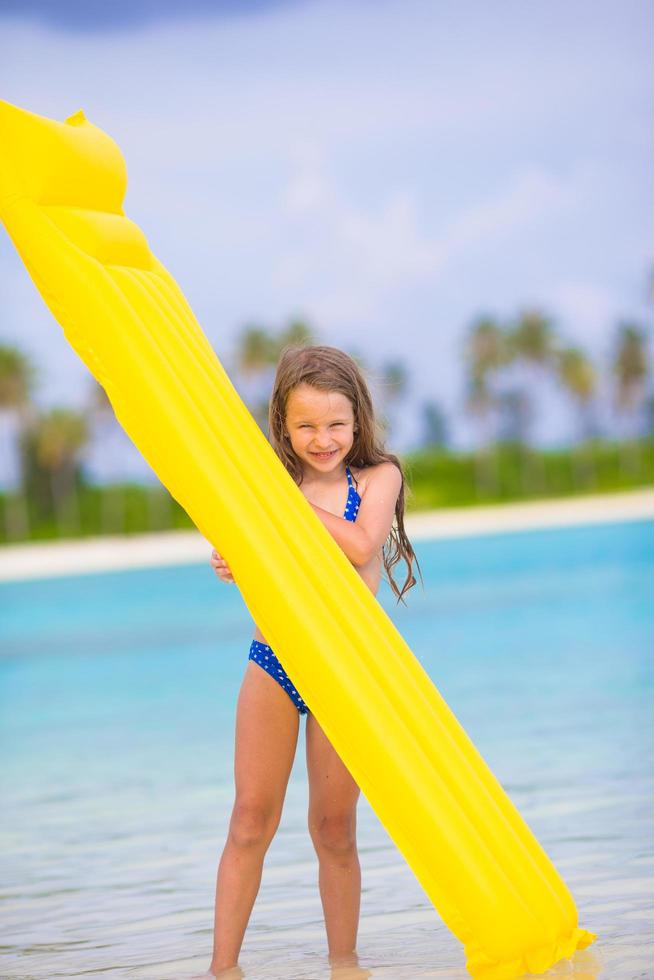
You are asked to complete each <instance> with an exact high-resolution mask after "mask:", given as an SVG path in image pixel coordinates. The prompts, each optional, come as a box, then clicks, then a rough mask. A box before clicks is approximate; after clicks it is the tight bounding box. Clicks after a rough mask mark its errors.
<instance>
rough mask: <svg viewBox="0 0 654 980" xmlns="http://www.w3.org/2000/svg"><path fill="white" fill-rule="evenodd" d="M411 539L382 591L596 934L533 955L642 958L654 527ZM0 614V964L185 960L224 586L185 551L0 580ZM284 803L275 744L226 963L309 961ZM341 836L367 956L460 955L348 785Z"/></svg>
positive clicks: (188, 960) (170, 965) (211, 868)
mask: <svg viewBox="0 0 654 980" xmlns="http://www.w3.org/2000/svg"><path fill="white" fill-rule="evenodd" d="M418 554H419V558H420V561H421V564H422V570H423V575H424V578H425V591H424V592H422V590H421V589H420V586H418V587H417V588H416V589H413V590H412V592H411V593H410V600H409V608H408V609H406V610H405V609H400V610H396V609H393V608H392V603H391V600H390V595H389V592H388V591H386V592H384V593H382V596H381V598H382V601H383V602H384V605H385V606H386V608H387V609H388V610H389V612H391V614H392V616H393V618H394V620H395V622H396V623H397V624H398V627H399V629H400V630H401V632H402V633H403V635H404V636H405V637H406V639H407V641H408V642H409V644H410V646H411V647H412V649H413V650H414V652H415V653H416V655H417V656H418V657H420V659H421V661H422V663H423V665H424V666H425V668H426V669H427V670H428V672H429V673H430V675H431V676H432V678H433V679H434V680H435V682H436V683H437V685H438V687H439V689H440V691H441V693H442V694H443V695H444V697H445V698H446V700H447V701H448V703H449V705H450V706H451V707H452V709H453V710H454V712H455V713H456V714H457V716H458V718H459V719H460V721H461V722H462V724H463V725H464V727H465V728H466V729H467V731H468V732H469V734H470V736H471V737H472V739H473V741H474V742H475V744H476V745H477V747H478V748H479V750H480V751H481V752H482V754H483V755H484V757H485V758H486V760H487V761H488V763H489V764H490V766H491V768H492V769H493V771H494V772H495V773H496V775H497V776H498V778H499V779H500V780H501V782H502V784H503V785H504V787H505V788H506V790H507V791H508V793H509V794H510V796H511V798H512V799H513V801H514V802H515V803H516V804H517V806H518V808H519V809H520V811H521V812H522V814H523V815H524V817H525V818H526V820H527V822H528V823H529V825H530V826H531V828H532V829H533V830H534V832H535V834H536V836H537V837H538V839H539V840H540V841H541V843H542V844H543V846H544V847H545V849H546V850H547V852H548V854H549V855H550V856H551V857H552V859H553V860H554V862H555V864H556V866H557V868H558V869H559V871H560V872H561V874H562V875H563V877H564V878H565V880H566V882H567V884H568V886H569V888H570V890H571V892H572V894H573V896H574V897H575V900H576V902H577V905H578V907H579V913H580V924H581V925H582V926H583V927H585V928H588V929H591V930H592V931H593V932H596V933H598V935H599V939H598V941H597V942H596V943H595V944H593V946H591V947H590V948H589V949H588V950H585V951H583V952H582V953H578V954H577V955H576V957H575V958H574V961H572V962H566V963H562V964H559V965H558V967H557V968H556V969H554V970H552V971H551V974H550V975H557V976H558V975H568V976H569V975H574V976H576V977H584V978H587V980H590V978H591V977H598V976H602V978H606V980H631V978H646V977H654V907H653V906H654V903H653V902H652V896H653V895H654V848H653V847H652V842H653V841H654V821H653V818H652V812H653V804H654V771H653V767H652V762H651V760H652V758H654V744H653V743H654V737H653V726H652V717H653V714H654V656H653V652H654V523H638V524H622V525H620V524H616V525H607V526H603V527H589V528H572V529H565V530H560V531H540V532H530V533H523V534H512V535H503V536H496V537H481V538H476V539H472V538H471V539H464V540H459V541H440V542H437V541H434V542H421V543H420V544H419V547H418ZM0 617H1V618H0V622H1V624H2V625H1V627H0V644H1V648H2V653H3V657H2V660H1V661H0V699H1V708H2V711H1V720H0V760H1V764H2V842H3V848H2V850H3V855H4V857H3V860H2V881H1V891H0V901H1V905H0V922H1V926H0V929H1V935H0V947H1V948H0V976H2V978H3V980H19V978H20V980H31V978H46V977H47V978H48V980H50V978H56V977H66V978H69V977H77V976H83V977H97V978H100V977H102V978H107V980H119V978H144V980H145V978H154V977H156V978H158V980H182V978H187V977H189V976H190V975H193V974H197V973H201V972H203V971H204V970H205V969H206V968H207V965H208V962H209V954H210V949H211V922H212V906H213V891H214V882H215V871H216V864H217V860H218V857H219V854H220V850H221V847H222V843H223V841H224V835H225V829H226V825H227V820H228V817H229V811H230V806H231V801H232V781H231V764H232V747H233V746H232V738H233V734H232V732H233V721H234V709H235V701H236V695H237V691H238V685H239V683H240V679H241V676H242V673H243V669H244V666H245V662H246V658H247V650H248V646H249V640H250V637H251V622H250V619H249V615H248V613H247V610H246V609H245V606H244V605H243V603H242V602H241V600H240V597H239V594H238V592H237V590H236V589H234V588H228V587H226V586H221V585H220V583H218V582H217V581H216V580H215V578H214V576H213V574H212V573H211V571H210V569H209V567H208V565H207V566H201V567H183V568H167V569H156V570H148V571H143V572H124V573H115V574H107V575H90V576H86V577H80V578H69V579H57V580H52V581H45V580H44V581H34V582H26V583H15V584H4V585H1V586H0ZM302 735H303V732H302V731H301V739H302ZM306 799H307V793H306V781H305V768H304V750H303V744H302V741H300V743H299V751H298V755H297V759H296V765H295V768H294V772H293V776H292V779H291V783H290V786H289V792H288V797H287V802H286V807H285V812H284V817H283V820H282V824H281V827H280V829H279V831H278V834H277V836H276V838H275V840H274V842H273V844H272V846H271V849H270V851H269V854H268V857H267V861H266V867H265V870H264V877H263V884H262V889H261V892H260V895H259V898H258V900H257V903H256V905H255V909H254V912H253V916H252V919H251V922H250V926H249V929H248V932H247V935H246V940H245V944H244V947H243V953H242V957H241V964H242V967H243V969H244V973H245V976H246V977H247V978H248V980H280V978H288V980H319V978H320V980H322V978H325V980H326V978H329V977H330V972H329V969H328V967H327V964H326V956H325V937H324V924H323V920H322V913H321V907H320V900H319V896H318V888H317V880H316V877H317V866H316V861H315V857H314V854H313V850H312V847H311V843H310V841H309V837H308V833H307V831H306V823H305V821H306V813H305V811H306ZM359 844H360V854H361V862H362V869H363V895H362V915H361V929H360V942H359V950H360V954H361V964H362V966H363V967H365V968H366V970H367V971H368V973H367V975H369V976H371V977H373V978H388V980H405V978H406V980H409V978H417V977H440V978H445V980H463V978H465V977H467V976H468V974H467V973H466V971H465V967H464V957H463V952H462V949H461V947H460V945H459V943H458V941H457V940H456V939H455V938H454V937H453V936H452V935H451V934H450V933H449V931H448V930H447V929H446V928H445V927H444V925H443V924H442V922H441V921H440V919H439V918H438V916H437V914H436V913H435V912H434V910H433V908H432V907H431V905H430V904H429V902H428V901H427V899H426V897H425V895H424V893H423V892H422V890H421V888H420V886H419V885H418V884H417V882H416V881H415V879H414V878H413V875H412V873H411V872H410V871H409V870H408V868H407V867H406V865H405V864H404V861H403V860H402V858H401V857H400V856H399V855H398V853H397V852H396V850H395V848H394V846H393V845H392V843H391V842H390V841H389V839H388V837H387V836H386V834H385V832H384V830H383V829H382V828H381V827H380V825H379V823H378V821H377V819H376V817H375V816H374V814H373V813H372V811H371V810H370V808H369V807H368V806H367V804H366V803H365V801H362V803H361V805H360V809H359ZM365 975H366V973H365V972H364V973H363V974H361V976H365ZM334 980H350V977H349V976H347V975H346V974H336V973H335V974H334ZM352 980H354V977H352Z"/></svg>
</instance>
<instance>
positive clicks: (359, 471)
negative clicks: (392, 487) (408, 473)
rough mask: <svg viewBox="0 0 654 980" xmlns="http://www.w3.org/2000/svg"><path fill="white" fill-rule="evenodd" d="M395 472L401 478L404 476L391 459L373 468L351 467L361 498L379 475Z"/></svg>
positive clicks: (376, 464)
mask: <svg viewBox="0 0 654 980" xmlns="http://www.w3.org/2000/svg"><path fill="white" fill-rule="evenodd" d="M393 472H394V473H395V474H399V476H400V478H401V475H402V474H401V472H400V470H399V469H398V467H397V466H396V465H395V463H393V462H391V461H390V460H389V459H385V460H384V461H383V462H382V463H374V464H373V465H372V466H350V473H351V474H352V479H353V480H354V483H355V486H356V489H357V493H358V494H359V496H360V497H363V495H364V493H365V492H366V487H367V486H368V484H369V483H370V481H371V480H372V479H376V478H377V475H378V474H380V473H388V474H392V473H393Z"/></svg>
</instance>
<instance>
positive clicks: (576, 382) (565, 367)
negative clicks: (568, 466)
mask: <svg viewBox="0 0 654 980" xmlns="http://www.w3.org/2000/svg"><path fill="white" fill-rule="evenodd" d="M556 366H557V374H558V378H559V382H560V384H561V386H562V387H563V388H564V390H565V391H567V392H568V394H569V395H570V397H571V399H572V401H573V403H574V406H575V409H576V411H577V414H578V425H579V439H578V440H577V441H580V442H581V443H582V444H583V443H585V442H587V441H588V440H589V439H591V438H592V436H593V435H594V434H595V420H594V417H593V414H592V408H593V402H594V399H595V394H596V391H597V372H596V371H595V368H594V367H593V365H592V364H591V362H590V361H589V360H588V358H587V356H586V355H585V354H584V352H583V351H582V350H580V349H579V348H578V347H563V348H561V349H560V350H558V351H557V353H556ZM572 453H573V454H572V461H573V467H574V474H575V483H576V484H577V485H579V484H582V485H584V484H586V483H588V482H589V480H590V481H591V482H592V478H593V471H592V458H591V457H590V456H588V455H587V454H584V453H583V450H582V451H581V452H580V451H579V450H578V449H577V447H576V446H574V447H573V451H572ZM584 456H585V457H586V458H584Z"/></svg>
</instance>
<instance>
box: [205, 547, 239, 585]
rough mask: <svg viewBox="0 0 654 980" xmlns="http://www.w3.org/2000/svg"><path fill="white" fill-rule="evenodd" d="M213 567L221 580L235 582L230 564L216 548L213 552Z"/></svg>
mask: <svg viewBox="0 0 654 980" xmlns="http://www.w3.org/2000/svg"><path fill="white" fill-rule="evenodd" d="M211 567H212V568H213V570H214V572H215V573H216V575H217V576H218V578H219V579H220V581H221V582H231V583H233V582H234V576H233V575H232V573H231V572H230V570H229V565H228V564H227V562H226V561H225V559H224V558H222V557H221V555H219V554H218V552H217V551H216V549H215V548H214V550H213V551H212V552H211Z"/></svg>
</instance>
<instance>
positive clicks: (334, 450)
mask: <svg viewBox="0 0 654 980" xmlns="http://www.w3.org/2000/svg"><path fill="white" fill-rule="evenodd" d="M286 431H287V432H288V435H289V437H290V441H291V446H292V447H293V451H294V452H295V454H296V456H298V457H299V459H300V460H301V461H302V463H304V464H305V465H308V466H310V467H312V468H313V469H315V470H318V471H320V472H323V473H325V472H329V471H330V470H334V469H338V468H339V467H340V466H342V463H343V460H344V459H345V457H346V456H347V454H348V453H349V451H350V449H351V448H352V444H353V442H354V432H355V423H354V410H353V407H352V402H351V401H350V399H349V398H347V397H346V395H343V394H342V393H341V392H340V391H323V390H322V389H320V388H313V387H312V386H311V385H308V384H301V385H298V386H297V388H294V389H293V390H292V391H291V393H290V395H289V396H288V401H287V403H286Z"/></svg>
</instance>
